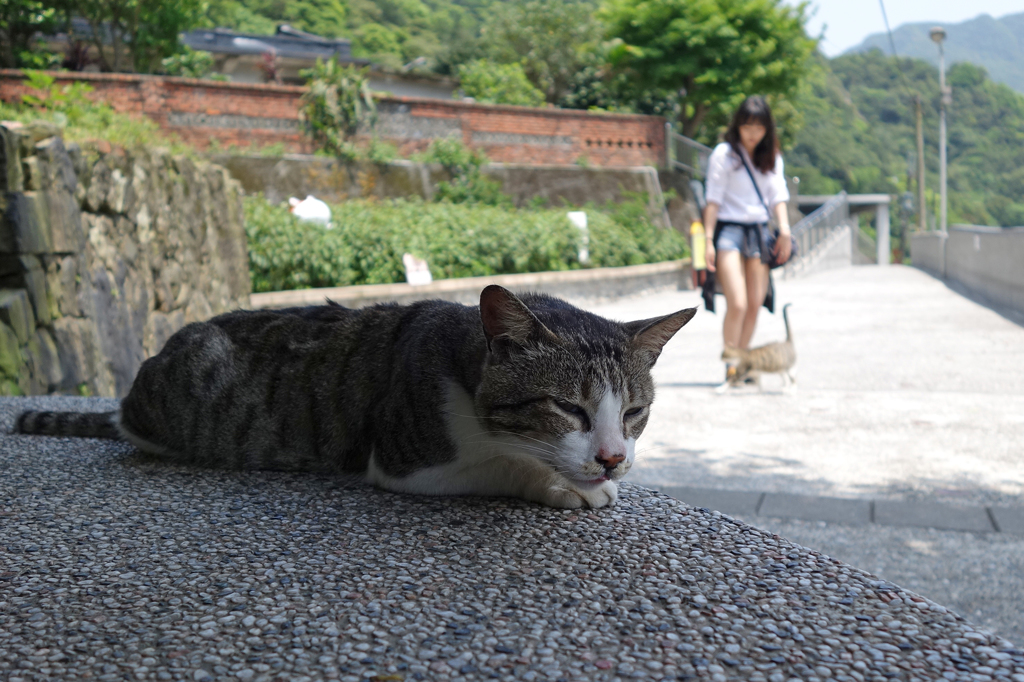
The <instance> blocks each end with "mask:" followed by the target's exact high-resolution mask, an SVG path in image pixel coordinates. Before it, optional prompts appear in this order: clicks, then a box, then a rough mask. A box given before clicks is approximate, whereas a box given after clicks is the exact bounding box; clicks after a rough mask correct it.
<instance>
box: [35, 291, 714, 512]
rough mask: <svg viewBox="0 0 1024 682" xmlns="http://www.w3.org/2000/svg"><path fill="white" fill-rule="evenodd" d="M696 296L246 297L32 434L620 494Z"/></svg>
mask: <svg viewBox="0 0 1024 682" xmlns="http://www.w3.org/2000/svg"><path fill="white" fill-rule="evenodd" d="M695 312H696V309H695V308H689V309H687V310H681V311H679V312H677V313H673V314H671V315H666V316H664V317H657V318H653V319H649V320H640V321H637V322H629V323H618V322H612V321H610V320H607V319H604V318H602V317H599V316H597V315H593V314H591V313H588V312H584V311H582V310H579V309H578V308H575V307H573V306H571V305H570V304H568V303H566V302H565V301H562V300H560V299H557V298H552V297H549V296H544V295H539V294H527V295H524V296H522V297H521V298H519V297H517V296H515V295H514V294H512V293H511V292H509V291H507V290H506V289H503V288H501V287H499V286H495V285H492V286H489V287H487V288H486V289H484V290H483V293H482V294H481V296H480V306H479V308H477V307H467V306H462V305H458V304H455V303H447V302H444V301H422V302H419V303H414V304H412V305H407V306H400V305H395V304H384V305H376V306H372V307H368V308H362V309H358V310H353V309H348V308H344V307H342V306H339V305H337V304H333V303H330V304H328V305H324V306H314V307H308V308H291V309H286V310H260V311H236V312H232V313H228V314H226V315H221V316H219V317H215V318H213V319H212V320H210V321H208V322H200V323H195V324H191V325H189V326H187V327H185V328H184V329H182V330H181V331H179V332H178V333H176V334H175V335H174V336H173V337H172V338H171V339H170V340H169V341H168V342H167V345H166V346H165V347H164V348H163V350H162V351H161V352H160V353H159V354H158V355H156V356H155V357H153V358H150V359H149V360H147V361H146V362H145V363H143V365H142V367H141V368H140V369H139V373H138V375H137V376H136V378H135V382H134V384H133V385H132V388H131V391H130V392H129V394H128V396H127V397H126V398H125V399H124V400H123V401H122V402H121V409H120V410H119V411H118V412H108V413H100V414H96V413H93V414H89V413H76V412H27V413H25V414H23V415H21V416H20V417H19V419H18V426H17V430H18V431H19V432H21V433H29V434H44V435H64V436H68V435H70V436H85V437H89V436H92V437H102V438H125V439H127V440H128V441H130V442H132V443H133V444H135V445H136V446H137V447H138V448H140V449H141V450H144V451H146V452H150V453H155V454H157V455H160V456H163V457H166V458H168V459H171V460H175V461H180V462H188V463H194V464H198V465H203V466H228V467H237V468H246V469H288V470H305V471H323V472H341V471H348V472H363V473H365V475H366V478H367V479H368V480H369V481H371V482H373V483H375V484H377V485H378V486H380V487H382V488H386V489H388V490H394V491H400V492H410V493H423V494H429V495H468V494H473V495H495V496H514V497H521V498H524V499H527V500H532V501H535V502H540V503H542V504H546V505H549V506H552V507H564V508H572V507H581V506H589V507H603V506H606V505H609V504H612V503H614V501H615V499H616V496H617V495H618V487H617V482H618V481H619V480H620V479H621V478H622V477H623V476H624V475H625V474H626V472H627V471H629V468H630V466H631V465H632V463H633V455H634V443H635V441H636V438H637V436H639V435H640V433H641V432H642V431H643V430H644V426H645V425H646V424H647V418H648V416H649V414H650V407H651V402H652V401H653V400H654V385H653V382H652V380H651V367H652V366H653V365H654V362H655V360H657V358H658V355H659V354H660V353H661V349H662V347H663V346H664V345H665V343H666V342H667V341H668V340H669V339H670V338H671V337H672V335H673V334H675V333H676V332H677V331H678V330H679V329H680V328H681V327H682V326H683V325H684V324H686V323H687V322H688V321H689V320H690V318H692V317H693V315H694V313H695Z"/></svg>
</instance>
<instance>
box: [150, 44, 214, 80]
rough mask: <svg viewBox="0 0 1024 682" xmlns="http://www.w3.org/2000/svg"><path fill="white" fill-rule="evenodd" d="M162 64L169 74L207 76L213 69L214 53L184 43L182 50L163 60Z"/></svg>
mask: <svg viewBox="0 0 1024 682" xmlns="http://www.w3.org/2000/svg"><path fill="white" fill-rule="evenodd" d="M160 64H161V65H162V66H163V67H164V72H165V73H166V74H167V75H168V76H181V77H182V78H206V77H207V76H209V75H210V72H211V71H213V55H212V54H210V53H209V52H205V51H203V50H193V49H192V48H191V47H189V46H188V45H182V46H181V51H180V52H178V53H177V54H173V55H171V56H170V57H167V58H165V59H163V60H161V62H160Z"/></svg>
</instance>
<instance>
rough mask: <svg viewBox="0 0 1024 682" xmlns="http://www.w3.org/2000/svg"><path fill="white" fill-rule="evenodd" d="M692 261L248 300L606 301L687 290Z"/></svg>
mask: <svg viewBox="0 0 1024 682" xmlns="http://www.w3.org/2000/svg"><path fill="white" fill-rule="evenodd" d="M689 271H690V259H688V258H687V259H683V260H674V261H666V262H664V263H648V264H644V265H627V266H623V267H615V268H591V269H587V270H561V271H554V272H525V273H517V274H512V275H489V276H486V277H459V278H455V279H441V280H436V281H434V282H431V283H430V284H425V285H421V286H412V285H410V284H405V283H396V284H363V285H358V286H350V287H329V288H322V289H291V290H287V291H271V292H265V293H255V294H251V295H250V296H249V301H250V304H251V305H252V307H253V308H257V309H259V308H289V307H293V306H307V305H320V304H323V303H324V302H325V301H326V300H328V299H330V300H332V301H334V302H335V303H340V304H341V305H344V306H347V307H361V306H366V305H373V304H375V303H383V302H388V301H395V302H400V303H410V302H412V301H418V300H424V299H431V298H439V299H443V300H449V301H455V302H459V303H473V304H475V303H476V302H478V300H479V297H480V292H481V291H482V290H483V288H484V287H486V286H487V285H489V284H498V285H501V286H503V287H506V288H508V289H512V290H514V291H537V292H541V293H547V294H551V295H556V296H572V297H575V298H587V299H593V298H606V297H611V296H621V295H624V290H625V291H628V292H629V293H636V292H638V291H643V290H647V289H660V288H666V287H669V286H677V287H678V288H680V289H682V288H689V281H690V278H689Z"/></svg>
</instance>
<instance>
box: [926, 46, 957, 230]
mask: <svg viewBox="0 0 1024 682" xmlns="http://www.w3.org/2000/svg"><path fill="white" fill-rule="evenodd" d="M928 35H929V36H931V39H932V40H934V41H935V44H936V45H938V46H939V93H940V95H941V102H942V104H941V106H940V108H939V229H940V230H942V231H943V232H945V231H946V105H948V104H949V103H950V102H951V101H952V98H951V97H950V93H949V91H947V90H946V53H945V51H944V50H943V49H942V43H943V41H945V40H946V29H944V28H942V27H941V26H936V27H935V28H933V29H932V30H931V31H929V32H928Z"/></svg>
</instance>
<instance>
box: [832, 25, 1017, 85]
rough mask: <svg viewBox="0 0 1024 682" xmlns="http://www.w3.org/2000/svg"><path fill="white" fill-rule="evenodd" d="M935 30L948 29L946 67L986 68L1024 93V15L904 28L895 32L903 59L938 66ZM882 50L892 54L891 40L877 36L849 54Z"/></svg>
mask: <svg viewBox="0 0 1024 682" xmlns="http://www.w3.org/2000/svg"><path fill="white" fill-rule="evenodd" d="M933 26H942V27H943V28H944V29H946V67H947V68H949V65H950V64H953V63H955V62H970V63H972V64H977V65H978V66H983V67H985V70H987V71H988V74H989V76H990V77H991V78H992V80H994V81H996V82H999V83H1005V84H1006V85H1009V86H1010V87H1011V88H1013V89H1014V90H1016V91H1017V92H1022V93H1024V12H1022V13H1020V14H1008V15H1006V16H1005V17H1001V18H999V19H993V18H992V17H990V16H989V15H987V14H982V15H980V16H978V17H975V18H974V19H970V20H968V21H964V22H961V23H959V24H943V23H940V22H927V23H925V22H922V23H919V24H903V25H901V26H900V27H898V28H897V29H896V30H894V31H893V32H892V37H893V42H895V43H896V52H897V54H898V55H899V56H900V57H916V58H918V59H923V60H925V61H928V62H931V63H932V64H936V65H938V63H939V50H938V48H937V47H936V46H935V43H933V42H932V40H931V38H929V37H928V31H929V30H930V29H931V28H932V27H933ZM876 47H877V48H879V49H881V50H882V52H884V53H885V54H887V55H891V54H892V48H891V47H890V45H889V36H888V35H886V34H885V33H874V34H872V35H870V36H868V37H867V38H865V39H864V42H862V43H861V44H860V45H858V46H856V47H852V48H850V49H849V50H847V51H846V54H850V53H857V52H866V51H868V50H870V49H872V48H876Z"/></svg>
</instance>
